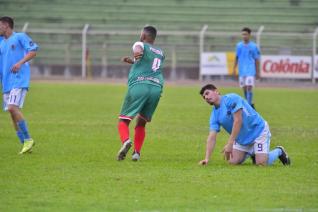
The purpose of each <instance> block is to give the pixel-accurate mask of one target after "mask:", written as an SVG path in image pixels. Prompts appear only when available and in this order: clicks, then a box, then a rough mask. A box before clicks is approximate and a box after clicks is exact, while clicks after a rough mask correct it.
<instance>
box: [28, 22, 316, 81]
mask: <svg viewBox="0 0 318 212" xmlns="http://www.w3.org/2000/svg"><path fill="white" fill-rule="evenodd" d="M30 26H31V25H30V24H29V23H26V24H25V25H24V27H23V29H22V31H24V32H27V33H28V34H30V36H31V37H32V38H33V40H34V41H35V42H38V43H39V44H40V47H41V50H40V52H39V55H38V57H37V58H36V59H35V60H34V61H33V62H32V72H33V74H34V75H36V76H40V77H42V76H43V77H50V76H54V75H58V76H64V77H65V78H70V77H73V76H78V77H81V78H87V77H98V78H100V77H102V78H118V77H125V76H127V72H128V69H129V67H128V66H126V65H124V64H122V63H121V62H120V58H121V57H122V56H125V55H130V54H131V46H132V44H133V43H134V42H135V41H137V40H138V39H139V34H140V30H139V29H136V30H135V31H109V30H107V31H106V30H103V29H98V28H90V25H89V24H85V25H84V27H83V28H82V29H35V28H32V27H30ZM317 35H318V27H317V29H316V30H315V32H312V33H273V32H267V31H266V27H264V26H260V27H259V28H258V30H257V31H256V32H255V33H253V40H255V42H256V43H257V44H258V46H259V47H260V49H261V52H262V54H278V55H279V54H285V55H286V54H287V55H306V56H311V55H312V56H313V58H314V56H315V55H316V54H317V46H316V43H317ZM240 40H241V37H240V32H239V31H238V32H212V31H209V30H208V26H207V25H205V26H203V27H202V29H201V30H200V31H159V33H158V39H157V41H156V44H157V45H158V46H160V47H161V48H163V49H164V51H165V54H166V58H167V59H166V64H165V75H166V77H167V78H169V79H171V80H176V79H184V78H189V79H199V78H200V71H199V69H200V54H201V53H202V52H205V51H216V52H220V51H226V52H231V51H232V52H233V51H235V45H236V43H237V42H238V41H240ZM313 82H314V78H313Z"/></svg>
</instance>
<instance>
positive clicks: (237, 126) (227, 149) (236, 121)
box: [222, 109, 242, 160]
mask: <svg viewBox="0 0 318 212" xmlns="http://www.w3.org/2000/svg"><path fill="white" fill-rule="evenodd" d="M241 127H242V109H239V110H238V111H236V112H235V113H234V114H233V127H232V133H231V135H230V137H229V140H228V142H227V144H226V145H225V146H224V148H223V151H222V152H223V154H224V157H225V159H226V160H229V159H230V157H231V155H232V150H233V145H234V142H235V139H236V137H237V136H238V134H239V133H240V130H241Z"/></svg>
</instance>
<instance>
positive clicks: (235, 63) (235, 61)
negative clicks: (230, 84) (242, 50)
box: [232, 55, 237, 75]
mask: <svg viewBox="0 0 318 212" xmlns="http://www.w3.org/2000/svg"><path fill="white" fill-rule="evenodd" d="M236 67H237V55H235V59H234V66H233V72H232V74H233V75H235V70H236Z"/></svg>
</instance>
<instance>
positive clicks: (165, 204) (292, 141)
mask: <svg viewBox="0 0 318 212" xmlns="http://www.w3.org/2000/svg"><path fill="white" fill-rule="evenodd" d="M199 88H200V86H199V85H198V86H183V87H175V86H167V87H166V88H165V90H164V93H163V97H162V99H161V102H160V104H159V107H158V109H157V111H156V114H155V116H154V119H153V122H152V123H151V124H150V125H149V126H148V129H147V137H146V141H145V145H144V148H143V151H142V160H141V161H140V162H137V163H134V162H132V161H131V160H130V158H131V155H130V153H129V156H128V158H127V159H126V160H125V161H123V162H118V161H116V160H115V158H116V154H117V151H118V149H119V148H120V142H119V138H118V135H117V128H116V127H117V115H118V113H119V110H120V107H121V103H122V100H123V97H124V94H125V91H126V87H125V86H124V85H102V84H82V85H77V84H57V85H54V84H44V83H33V84H32V87H31V90H30V92H29V94H28V96H27V99H26V102H25V107H24V109H23V111H24V114H25V116H26V118H27V120H28V124H29V128H30V132H31V135H32V137H33V138H34V139H35V141H36V146H35V148H34V150H33V153H32V154H28V155H23V156H20V155H17V153H18V152H19V151H20V149H21V146H20V144H19V142H18V140H17V138H16V136H15V133H14V131H13V129H12V126H11V122H10V119H9V115H8V114H7V113H4V112H2V113H1V117H0V131H1V133H0V142H1V148H0V155H1V156H0V157H1V160H0V167H1V168H0V193H1V196H0V211H32V212H33V211H272V210H273V211H291V210H292V211H318V160H317V158H318V151H317V150H318V125H317V124H318V107H317V104H318V92H317V90H300V89H281V88H280V89H274V88H257V89H256V93H255V102H256V106H257V109H258V111H259V112H260V113H261V114H262V115H263V117H264V118H265V119H266V120H267V121H268V122H269V125H270V128H271V132H272V142H271V147H275V146H276V145H283V146H284V147H285V148H286V150H287V151H288V153H289V155H290V157H291V159H292V165H291V166H290V167H284V166H282V165H281V164H280V162H279V161H277V162H276V163H275V165H274V166H272V167H255V166H253V165H252V164H251V162H250V161H248V162H247V163H246V164H244V165H242V166H230V165H228V164H227V163H226V162H225V161H224V160H223V158H222V155H221V153H220V151H221V149H222V148H223V146H224V144H225V142H226V141H227V135H226V134H225V133H224V132H222V133H221V134H220V135H219V136H218V142H217V147H216V151H215V152H214V155H213V159H212V161H211V163H210V164H209V165H208V166H207V167H200V166H198V161H199V160H200V159H203V158H204V152H205V140H206V136H207V134H208V120H209V115H210V111H211V108H210V106H208V105H207V104H206V103H205V102H203V101H202V99H201V97H200V96H199V95H198V90H199ZM220 90H221V92H222V93H228V92H237V93H239V94H241V91H240V89H239V88H226V89H220ZM131 129H133V128H131Z"/></svg>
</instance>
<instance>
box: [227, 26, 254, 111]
mask: <svg viewBox="0 0 318 212" xmlns="http://www.w3.org/2000/svg"><path fill="white" fill-rule="evenodd" d="M251 32H252V31H251V30H250V29H249V28H243V29H242V39H243V41H241V42H239V43H238V44H237V45H236V57H235V62H234V68H233V74H234V73H235V70H236V67H237V64H238V71H239V83H240V87H241V88H243V92H244V96H245V99H246V100H247V102H248V103H249V104H250V105H251V106H252V107H253V108H254V104H253V87H254V85H255V77H256V79H259V60H260V51H259V49H258V47H257V45H256V44H255V43H254V42H252V41H250V38H251Z"/></svg>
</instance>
